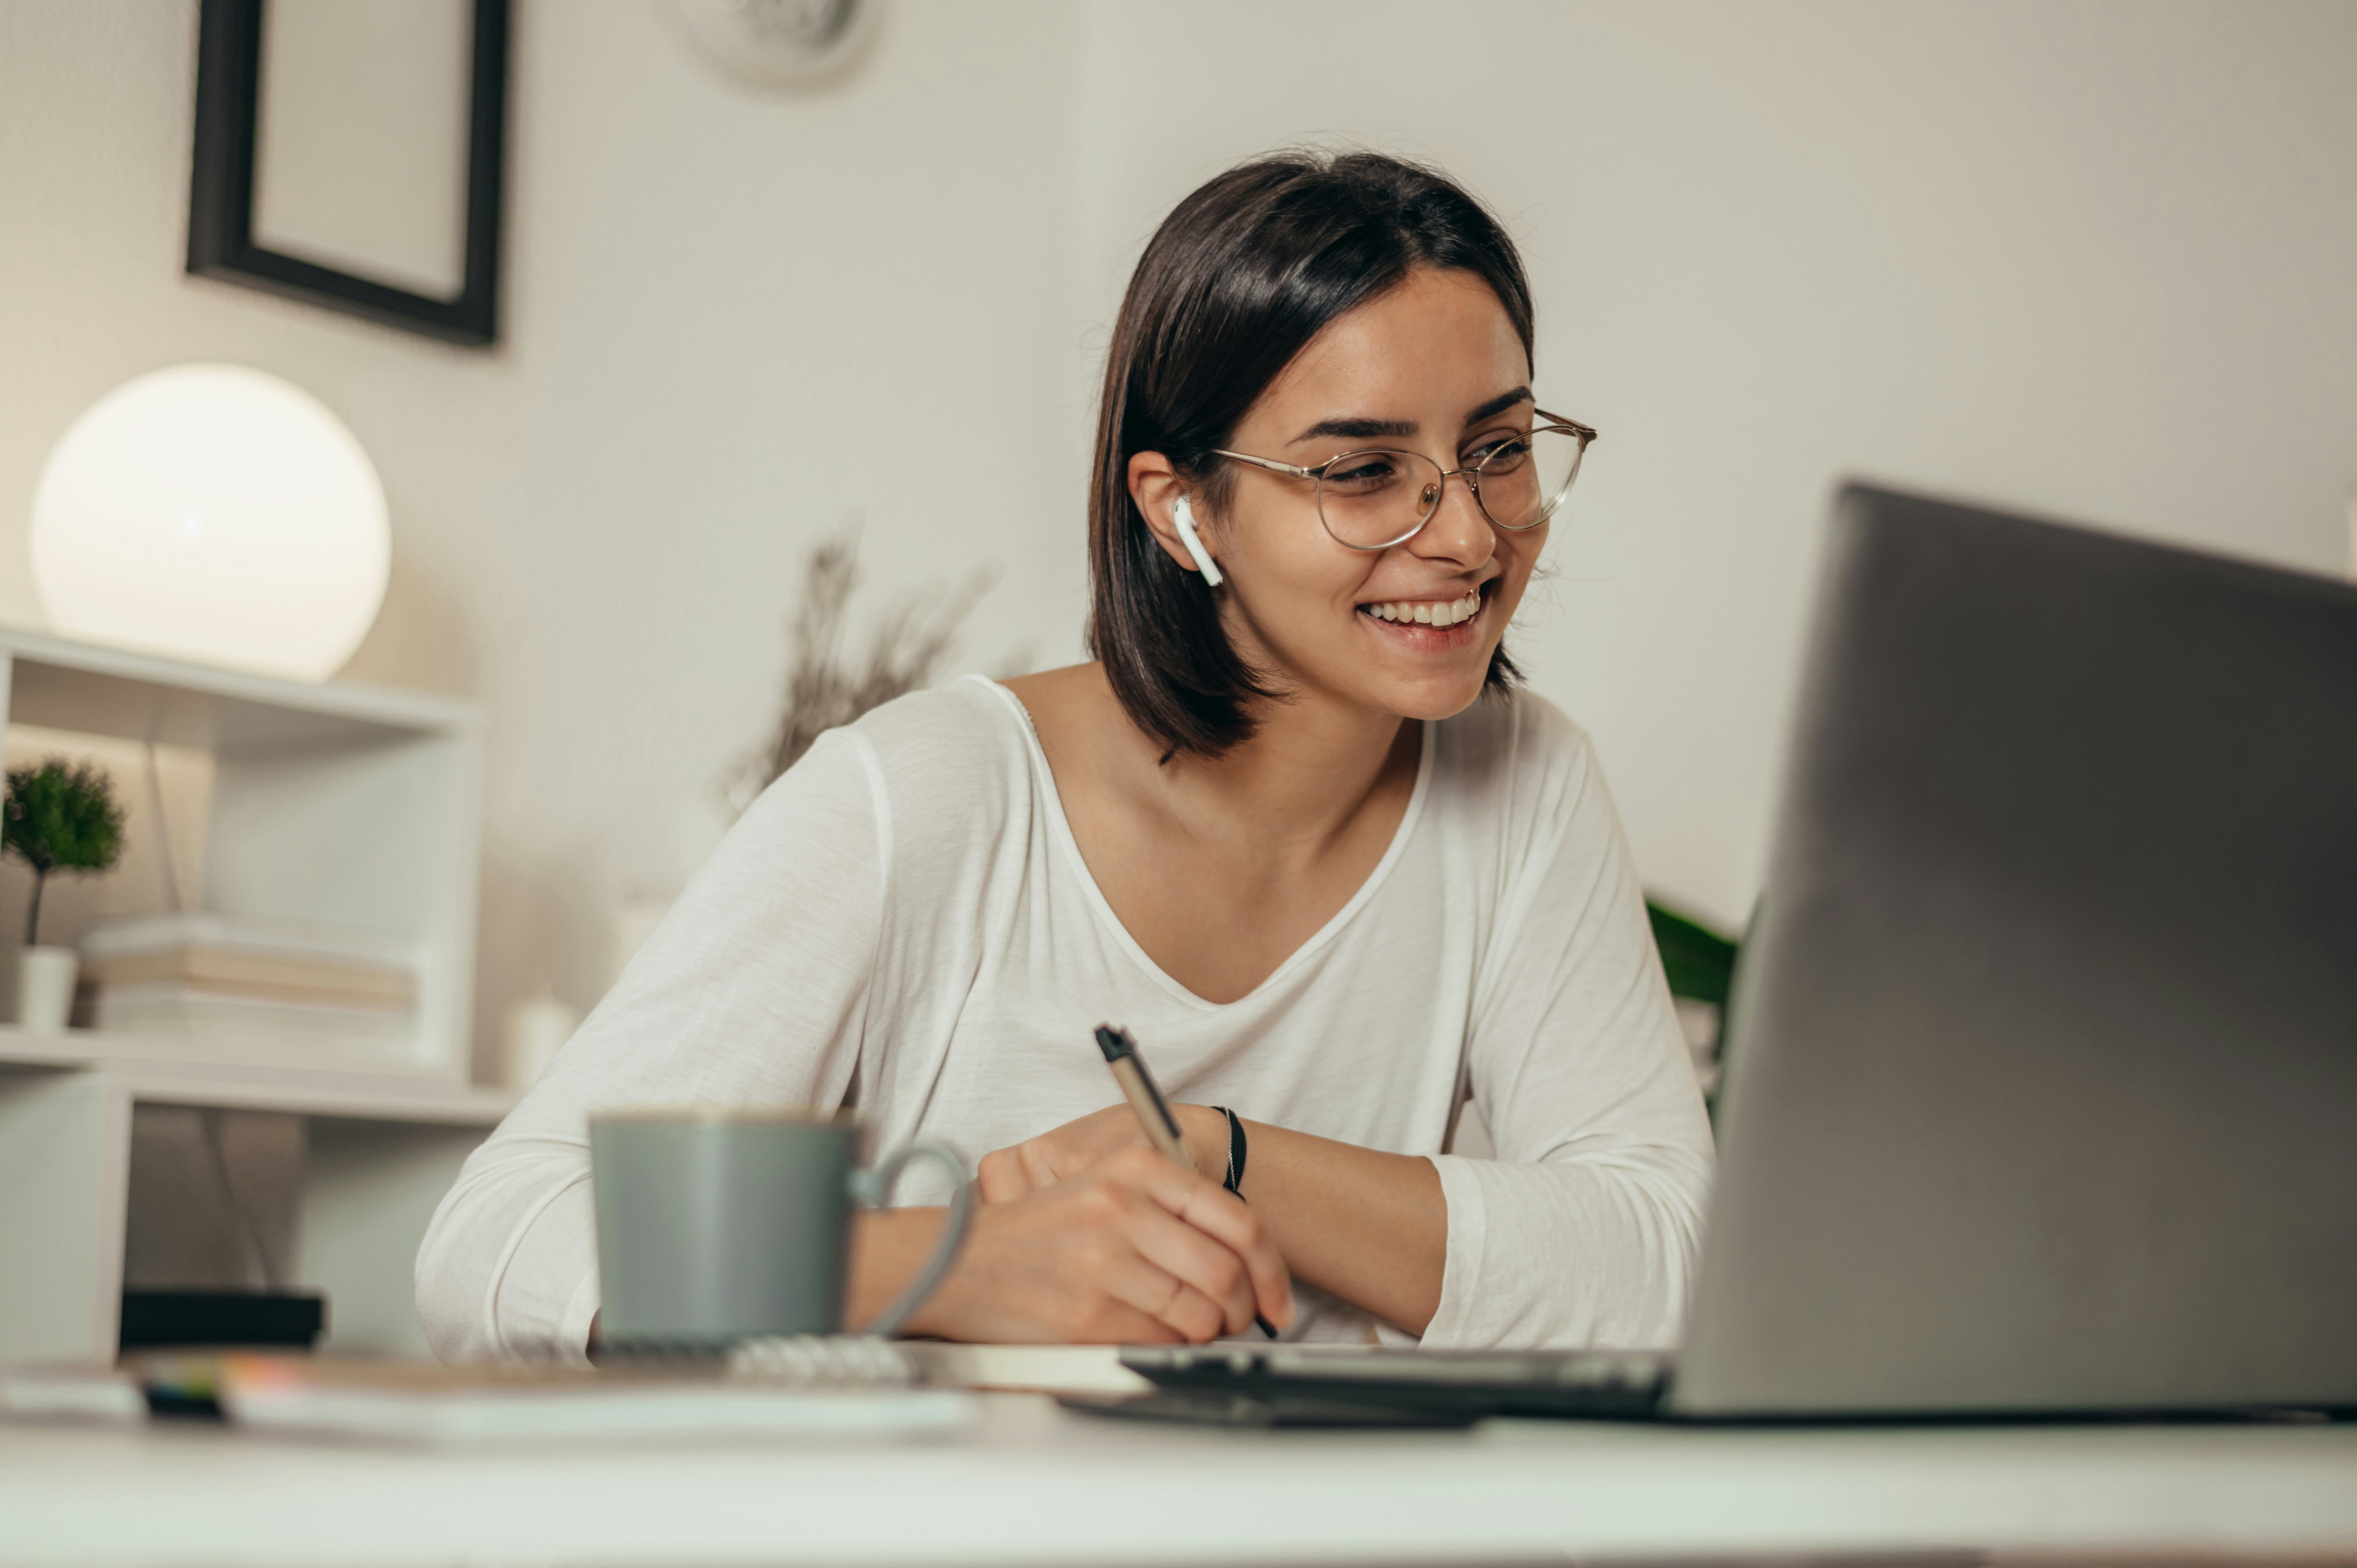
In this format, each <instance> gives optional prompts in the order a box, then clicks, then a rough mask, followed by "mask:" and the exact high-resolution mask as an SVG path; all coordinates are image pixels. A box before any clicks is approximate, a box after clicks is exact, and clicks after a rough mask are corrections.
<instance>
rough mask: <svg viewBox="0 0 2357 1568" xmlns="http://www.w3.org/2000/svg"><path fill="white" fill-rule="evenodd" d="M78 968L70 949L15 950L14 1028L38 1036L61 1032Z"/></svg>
mask: <svg viewBox="0 0 2357 1568" xmlns="http://www.w3.org/2000/svg"><path fill="white" fill-rule="evenodd" d="M80 970H81V953H79V952H77V951H76V950H74V949H72V948H48V947H42V948H18V949H17V950H16V1027H18V1028H20V1029H25V1030H28V1031H30V1032H32V1033H34V1034H38V1035H54V1034H58V1033H60V1032H62V1031H63V1030H64V1028H65V1026H66V1019H67V1017H68V1015H70V1014H71V1013H72V1012H73V998H74V976H75V975H76V974H77V973H78V972H80Z"/></svg>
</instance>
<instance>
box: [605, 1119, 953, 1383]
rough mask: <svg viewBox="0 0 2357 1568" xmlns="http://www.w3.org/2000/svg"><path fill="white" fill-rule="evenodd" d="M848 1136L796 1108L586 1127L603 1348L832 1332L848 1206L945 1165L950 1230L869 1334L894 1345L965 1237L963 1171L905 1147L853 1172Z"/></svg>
mask: <svg viewBox="0 0 2357 1568" xmlns="http://www.w3.org/2000/svg"><path fill="white" fill-rule="evenodd" d="M859 1143H860V1127H859V1123H858V1122H856V1121H854V1120H853V1119H852V1118H851V1117H850V1116H848V1115H834V1116H830V1115H822V1114H817V1113H813V1112H802V1111H746V1110H736V1109H727V1110H720V1109H715V1110H711V1111H703V1110H689V1111H646V1112H614V1113H610V1114H607V1115H601V1116H597V1117H593V1118H591V1120H590V1123H589V1160H590V1175H591V1179H592V1183H593V1185H594V1188H595V1194H596V1200H597V1273H598V1278H599V1283H600V1285H601V1287H602V1294H603V1297H604V1299H603V1302H602V1304H601V1306H600V1310H599V1316H598V1335H599V1338H600V1341H601V1343H603V1344H604V1345H606V1346H608V1347H609V1348H614V1349H617V1350H622V1351H629V1350H632V1349H637V1350H642V1351H645V1350H652V1351H664V1352H673V1351H689V1352H694V1351H713V1350H721V1349H726V1348H727V1347H729V1346H730V1345H733V1344H736V1343H737V1342H738V1341H740V1340H744V1339H749V1338H755V1337H763V1336H769V1335H788V1334H840V1333H842V1332H843V1300H844V1290H845V1283H846V1280H847V1277H848V1270H849V1262H850V1251H851V1211H852V1206H853V1205H854V1204H855V1203H858V1204H865V1205H869V1206H877V1205H881V1204H882V1203H883V1201H884V1197H885V1194H886V1193H887V1192H888V1190H889V1189H890V1187H891V1185H892V1182H893V1179H894V1178H895V1177H896V1176H899V1174H900V1171H901V1168H902V1167H903V1166H905V1165H907V1164H908V1163H909V1161H910V1160H915V1159H930V1160H935V1161H938V1162H940V1163H941V1164H942V1165H944V1166H945V1167H947V1168H948V1170H949V1173H950V1179H951V1180H952V1183H954V1184H955V1185H954V1187H953V1189H952V1197H951V1200H950V1218H949V1224H948V1225H947V1226H945V1227H944V1228H943V1229H942V1239H941V1240H940V1242H939V1243H937V1244H936V1245H935V1247H934V1248H933V1255H932V1258H931V1261H929V1262H927V1263H926V1265H925V1267H924V1268H923V1270H921V1271H920V1273H918V1275H917V1278H916V1280H915V1282H914V1283H911V1284H910V1285H909V1288H908V1289H907V1290H906V1291H905V1292H903V1293H902V1294H901V1296H900V1299H899V1301H897V1302H894V1303H893V1304H892V1305H891V1306H890V1308H888V1310H887V1311H886V1312H885V1314H884V1316H881V1317H879V1318H877V1320H876V1321H875V1322H874V1323H873V1324H871V1325H869V1326H868V1328H867V1333H869V1334H870V1335H873V1336H878V1337H882V1336H888V1335H891V1334H894V1333H897V1332H898V1331H899V1327H900V1325H901V1324H903V1323H905V1322H907V1321H908V1318H909V1314H910V1313H912V1312H914V1311H916V1309H917V1308H918V1307H919V1306H920V1305H922V1304H923V1302H924V1299H925V1298H926V1297H927V1296H928V1295H930V1294H932V1291H933V1287H934V1286H935V1285H937V1284H939V1283H941V1280H942V1275H943V1274H945V1273H948V1272H949V1266H950V1263H951V1261H952V1259H954V1258H955V1257H956V1255H957V1250H958V1245H959V1243H960V1242H962V1241H963V1240H964V1239H965V1228H966V1216H967V1209H968V1206H969V1204H970V1202H971V1196H970V1194H969V1192H968V1190H967V1186H966V1179H965V1167H964V1166H963V1165H961V1164H960V1163H959V1161H958V1157H957V1156H956V1155H953V1154H952V1153H950V1152H949V1151H948V1150H947V1149H944V1148H942V1146H941V1145H939V1144H909V1146H908V1147H906V1148H904V1149H901V1150H900V1151H899V1153H897V1154H895V1155H892V1156H891V1158H889V1159H888V1160H885V1161H884V1162H882V1163H881V1164H880V1165H877V1166H876V1168H875V1169H873V1170H860V1169H858V1168H857V1165H858V1159H859Z"/></svg>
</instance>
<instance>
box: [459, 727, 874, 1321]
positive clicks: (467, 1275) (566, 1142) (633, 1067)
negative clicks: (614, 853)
mask: <svg viewBox="0 0 2357 1568" xmlns="http://www.w3.org/2000/svg"><path fill="white" fill-rule="evenodd" d="M889 835H890V817H889V812H888V807H887V804H886V796H885V791H884V785H883V774H882V769H881V768H880V766H879V764H878V763H877V757H876V754H875V752H874V750H873V748H872V746H870V745H869V743H868V741H867V740H866V737H864V736H861V735H859V734H857V733H856V732H852V731H844V730H837V731H833V732H830V733H829V734H827V735H825V736H822V737H821V738H820V739H819V741H818V743H817V744H816V745H815V746H813V747H812V748H811V750H810V752H809V753H808V754H807V755H806V756H805V757H803V758H802V760H801V761H800V762H799V763H797V764H796V765H795V766H794V767H793V768H791V769H790V770H789V771H788V772H787V773H786V775H785V776H784V777H783V778H782V779H779V780H778V781H777V782H776V783H775V784H773V785H772V786H770V789H769V790H768V791H767V792H765V793H764V794H763V795H762V796H761V798H760V799H759V800H758V801H756V802H755V803H754V805H753V808H752V809H751V810H750V811H748V812H747V813H746V814H745V817H744V819H743V820H742V821H741V822H738V823H737V826H736V828H735V829H734V830H732V831H731V832H730V833H729V835H728V837H727V838H726V840H725V841H724V842H723V843H722V844H721V847H720V848H719V850H718V851H717V852H716V854H714V855H713V857H712V859H711V861H710V862H709V863H708V864H707V865H705V868H704V870H703V871H702V872H700V873H699V874H698V875H696V877H695V879H694V881H693V882H691V883H690V884H689V885H688V887H687V889H686V891H685V892H683V894H682V895H681V896H680V898H679V901H678V902H677V903H676V904H675V905H674V906H673V908H672V910H671V913H670V914H669V915H668V916H666V917H665V918H664V919H663V921H662V924H661V925H660V926H659V927H658V928H657V929H655V931H654V933H653V935H652V936H651V937H650V938H648V940H647V942H646V945H645V946H644V947H643V948H641V949H640V951H639V953H638V954H637V956H635V957H634V958H633V959H632V960H631V961H630V964H629V966H628V967H627V968H626V969H625V970H624V972H623V974H622V977H621V979H620V981H619V982H618V983H616V985H615V986H614V989H613V991H612V992H611V993H609V994H608V996H607V997H606V999H605V1001H603V1002H602V1003H600V1004H598V1006H597V1010H596V1011H595V1012H593V1013H592V1014H590V1015H589V1017H588V1020H587V1022H586V1023H584V1024H583V1025H582V1026H581V1028H580V1031H579V1032H578V1033H577V1034H576V1035H575V1036H574V1037H573V1038H572V1039H571V1040H570V1041H569V1042H567V1043H566V1045H565V1048H564V1049H563V1050H561V1051H559V1052H558V1053H557V1055H556V1058H555V1060H554V1062H553V1063H552V1064H551V1065H550V1067H549V1069H548V1071H547V1073H546V1074H545V1075H544V1077H543V1078H542V1079H541V1080H540V1082H539V1083H538V1084H536V1085H534V1086H533V1090H532V1091H531V1092H530V1093H529V1094H527V1095H525V1096H524V1098H523V1100H522V1102H520V1103H519V1104H518V1105H517V1106H516V1108H515V1109H514V1111H512V1112H510V1113H509V1115H508V1117H507V1119H506V1120H505V1121H504V1122H501V1123H500V1127H499V1129H498V1131H496V1132H494V1133H492V1134H491V1136H490V1139H489V1140H488V1141H487V1142H485V1143H484V1144H483V1145H482V1146H481V1147H480V1148H479V1149H477V1150H476V1151H475V1153H474V1154H473V1155H471V1156H470V1157H469V1158H468V1161H467V1163H466V1165H465V1166H464V1168H463V1169H462V1170H461V1171H460V1172H459V1175H458V1180H457V1184H456V1185H455V1186H454V1187H452V1188H451V1190H450V1192H449V1195H448V1196H447V1197H445V1198H444V1199H443V1200H442V1205H441V1208H438V1209H437V1210H436V1212H435V1215H434V1219H433V1223H432V1225H431V1226H430V1227H429V1228H428V1229H427V1230H426V1234H425V1243H424V1245H423V1246H422V1247H421V1248H420V1249H419V1251H418V1254H417V1272H416V1286H417V1315H418V1317H419V1319H420V1321H421V1322H422V1323H423V1324H424V1325H425V1335H426V1338H427V1340H428V1341H429V1342H430V1343H431V1344H432V1346H433V1348H434V1349H435V1352H436V1354H437V1355H439V1356H441V1357H442V1358H443V1359H445V1360H461V1359H468V1360H480V1359H561V1360H572V1361H579V1360H582V1359H585V1358H586V1351H587V1341H588V1334H589V1324H590V1321H591V1319H592V1318H593V1317H594V1316H596V1313H597V1230H596V1223H595V1217H594V1213H593V1209H592V1206H591V1202H590V1188H589V1140H588V1119H589V1116H590V1114H591V1113H592V1112H596V1111H598V1110H602V1109H606V1108H609V1107H612V1108H619V1107H626V1106H641V1105H649V1104H680V1103H683V1102H690V1101H693V1102H696V1103H720V1104H753V1103H760V1104H770V1105H779V1104H790V1105H814V1106H825V1107H830V1108H831V1107H834V1106H836V1105H839V1104H841V1103H842V1101H843V1100H844V1096H845V1090H846V1089H847V1088H848V1087H849V1086H850V1084H851V1081H852V1078H853V1075H854V1073H855V1071H856V1069H857V1066H858V1056H859V1039H860V1034H861V1025H862V1021H863V1015H864V1012H865V1009H866V1001H867V993H868V984H869V977H870V975H871V974H872V972H873V971H874V957H875V952H876V949H877V940H878V938H879V934H880V931H881V929H882V921H883V911H884V897H885V886H884V884H885V878H886V872H885V868H886V867H887V866H888V865H890V863H891V856H890V843H889Z"/></svg>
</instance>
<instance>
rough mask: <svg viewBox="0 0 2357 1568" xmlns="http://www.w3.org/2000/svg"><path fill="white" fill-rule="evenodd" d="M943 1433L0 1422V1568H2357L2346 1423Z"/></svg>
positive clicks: (1044, 1424) (999, 1419)
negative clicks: (280, 1433) (2208, 1564)
mask: <svg viewBox="0 0 2357 1568" xmlns="http://www.w3.org/2000/svg"><path fill="white" fill-rule="evenodd" d="M985 1403H986V1409H985V1419H984V1422H983V1424H982V1427H981V1429H980V1430H979V1431H978V1432H977V1433H975V1434H974V1435H972V1436H971V1437H967V1438H962V1439H958V1440H954V1441H933V1442H927V1443H905V1442H904V1443H898V1444H847V1443H845V1442H842V1441H840V1440H835V1441H832V1442H829V1443H826V1444H809V1443H795V1442H775V1443H768V1444H759V1445H748V1444H726V1445H710V1446H696V1447H690V1446H683V1445H678V1444H672V1445H666V1446H662V1447H640V1448H630V1447H615V1446H600V1447H597V1448H594V1449H573V1450H564V1451H552V1450H547V1449H540V1450H514V1449H509V1450H502V1451H499V1452H496V1453H485V1452H479V1451H478V1452H474V1453H453V1452H447V1451H444V1452H419V1451H402V1450H398V1449H384V1448H357V1447H320V1446H298V1445H296V1444H288V1443H283V1442H270V1441H264V1440H259V1439H254V1438H247V1437H240V1436H237V1435H235V1434H229V1433H225V1432H222V1431H221V1430H219V1429H208V1428H203V1427H181V1426H177V1425H174V1426H165V1427H158V1428H151V1429H149V1430H147V1431H145V1432H135V1431H119V1432H107V1431H94V1430H90V1429H69V1428H60V1427H32V1426H0V1562H5V1563H9V1564H12V1565H13V1564H19V1563H27V1564H35V1563H38V1564H46V1563H97V1562H103V1563H119V1562H139V1563H224V1562H237V1563H249V1564H275V1563H306V1564H329V1565H334V1564H346V1563H350V1564H379V1563H448V1562H457V1561H486V1560H488V1561H500V1562H506V1561H515V1560H522V1561H529V1562H534V1563H555V1562H565V1563H574V1562H579V1563H609V1562H610V1563H722V1562H734V1563H742V1562H746V1561H748V1560H757V1559H758V1560H759V1561H763V1562H772V1563H802V1562H824V1563H868V1562H889V1563H1107V1562H1123V1563H1232V1564H1239V1565H1243V1564H1249V1563H1342V1562H1351V1563H1370V1562H1383V1563H1468V1562H1478V1563H1489V1564H1497V1563H1511V1562H1515V1561H1552V1562H1560V1561H1561V1560H1562V1558H1563V1557H1564V1556H1566V1555H1567V1554H1568V1555H1577V1556H1579V1557H1582V1558H1594V1557H1598V1556H1603V1557H1614V1556H1631V1557H1636V1556H1656V1555H1666V1554H1685V1555H1702V1556H1716V1555H1736V1554H1746V1555H1748V1554H1751V1553H1764V1552H1866V1551H1874V1552H1889V1551H1905V1552H1912V1551H1953V1550H1958V1549H1965V1550H1977V1551H1993V1552H2038V1553H2044V1552H2066V1553H2078V1552H2103V1553H2112V1552H2122V1553H2126V1552H2137V1551H2140V1550H2150V1549H2153V1548H2167V1549H2168V1550H2169V1551H2170V1552H2171V1553H2172V1554H2195V1555H2201V1554H2221V1555H2222V1554H2228V1553H2254V1552H2255V1553H2266V1554H2277V1553H2291V1552H2298V1553H2305V1554H2320V1555H2325V1556H2329V1557H2335V1558H2338V1557H2341V1556H2343V1555H2346V1556H2348V1557H2350V1558H2352V1559H2357V1427H2352V1426H2334V1427H2325V1426H2267V1427H2216V1426H2156V1427H2075V1428H2074V1427H2013V1428H2003V1427H1964V1428H1947V1429H1909V1428H1864V1429H1846V1430H1845V1429H1827V1428H1819V1429H1803V1430H1763V1429H1753V1430H1718V1431H1712V1430H1700V1429H1684V1430H1682V1429H1678V1428H1673V1427H1650V1426H1634V1425H1617V1424H1580V1423H1535V1422H1532V1423H1523V1422H1498V1423H1489V1424H1487V1425H1485V1426H1483V1427H1480V1428H1479V1429H1477V1430H1475V1431H1473V1432H1470V1433H1463V1434H1406V1433H1390V1434H1331V1433H1234V1432H1216V1431H1204V1430H1194V1429H1184V1428H1166V1427H1149V1426H1143V1425H1136V1426H1133V1425H1130V1424H1127V1423H1114V1422H1101V1421H1094V1420H1088V1419H1085V1418H1082V1417H1078V1416H1072V1415H1068V1414H1066V1413H1064V1412H1060V1411H1058V1410H1056V1409H1055V1408H1054V1407H1053V1406H1052V1405H1050V1404H1049V1403H1048V1402H1046V1401H1044V1400H1041V1399H1038V1398H1035V1397H1031V1396H1025V1395H994V1396H988V1398H987V1399H986V1402H985Z"/></svg>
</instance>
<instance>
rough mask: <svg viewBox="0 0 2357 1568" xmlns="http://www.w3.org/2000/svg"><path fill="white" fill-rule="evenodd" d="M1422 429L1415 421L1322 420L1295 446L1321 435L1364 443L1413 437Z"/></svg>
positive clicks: (1305, 433)
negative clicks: (1390, 437)
mask: <svg viewBox="0 0 2357 1568" xmlns="http://www.w3.org/2000/svg"><path fill="white" fill-rule="evenodd" d="M1421 428H1423V427H1422V426H1421V425H1419V424H1416V422H1415V420H1413V419H1321V420H1319V421H1318V423H1317V424H1313V425H1311V426H1310V427H1309V428H1308V429H1307V430H1305V431H1303V432H1302V433H1301V434H1300V435H1297V436H1295V437H1294V438H1293V444H1294V445H1295V446H1299V445H1300V444H1301V443H1302V442H1304V441H1315V440H1317V439H1318V437H1319V436H1321V435H1339V436H1340V437H1342V439H1344V440H1345V441H1364V440H1366V439H1367V438H1368V437H1370V436H1376V435H1415V433H1416V432H1417V431H1418V430H1419V429H1421Z"/></svg>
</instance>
